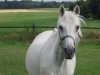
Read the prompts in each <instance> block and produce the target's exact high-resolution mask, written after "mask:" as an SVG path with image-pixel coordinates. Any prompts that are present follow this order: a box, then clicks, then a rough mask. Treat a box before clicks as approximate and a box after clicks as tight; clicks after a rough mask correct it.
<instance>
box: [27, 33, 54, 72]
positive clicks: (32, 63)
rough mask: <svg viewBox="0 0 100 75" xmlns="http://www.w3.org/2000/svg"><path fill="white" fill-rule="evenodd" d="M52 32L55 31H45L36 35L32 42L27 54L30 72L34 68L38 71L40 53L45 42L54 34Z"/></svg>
mask: <svg viewBox="0 0 100 75" xmlns="http://www.w3.org/2000/svg"><path fill="white" fill-rule="evenodd" d="M52 32H53V31H45V32H42V33H40V34H39V35H38V36H36V38H35V39H34V41H33V42H32V44H31V45H30V47H29V49H28V51H27V54H26V67H27V70H28V71H29V72H30V73H31V72H32V70H33V69H36V70H37V71H38V68H39V55H40V52H41V49H42V47H43V45H44V44H45V42H46V41H47V39H48V38H49V37H50V36H51V35H52ZM34 71H35V70H34ZM34 73H35V72H34Z"/></svg>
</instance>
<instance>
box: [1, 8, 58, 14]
mask: <svg viewBox="0 0 100 75" xmlns="http://www.w3.org/2000/svg"><path fill="white" fill-rule="evenodd" d="M10 12H13V13H16V12H57V11H54V10H28V9H9V10H7V9H6V10H0V13H10Z"/></svg>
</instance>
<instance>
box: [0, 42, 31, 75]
mask: <svg viewBox="0 0 100 75" xmlns="http://www.w3.org/2000/svg"><path fill="white" fill-rule="evenodd" d="M28 46H29V43H27V42H14V41H9V42H5V41H2V42H0V75H28V74H27V72H26V68H25V54H26V51H27V48H28Z"/></svg>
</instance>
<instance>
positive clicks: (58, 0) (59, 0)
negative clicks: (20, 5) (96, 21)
mask: <svg viewBox="0 0 100 75" xmlns="http://www.w3.org/2000/svg"><path fill="white" fill-rule="evenodd" d="M0 1H4V0H0ZM8 1H12V0H8ZM18 1H20V0H18ZM33 1H42V0H33ZM44 1H57V2H61V1H76V0H44Z"/></svg>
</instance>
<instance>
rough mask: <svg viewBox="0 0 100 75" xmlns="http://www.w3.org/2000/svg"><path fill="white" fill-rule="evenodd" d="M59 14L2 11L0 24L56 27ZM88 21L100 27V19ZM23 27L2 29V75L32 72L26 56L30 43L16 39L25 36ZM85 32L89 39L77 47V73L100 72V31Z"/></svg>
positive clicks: (89, 23) (94, 73)
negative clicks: (28, 68) (28, 69)
mask: <svg viewBox="0 0 100 75" xmlns="http://www.w3.org/2000/svg"><path fill="white" fill-rule="evenodd" d="M39 10H42V9H39ZM45 10H47V9H45ZM50 10H51V9H50ZM53 10H56V9H53ZM58 14H59V13H57V12H16V13H11V12H10V13H0V26H30V25H33V23H35V24H36V25H39V26H47V25H48V26H55V27H56V25H57V24H56V23H57V18H58ZM86 23H87V25H84V26H90V27H100V20H86ZM23 30H24V29H21V28H18V29H17V28H15V29H10V28H9V29H4V28H3V29H0V75H28V74H27V71H26V68H25V55H26V52H27V49H28V47H29V45H30V42H29V41H24V40H23V39H21V40H22V41H18V40H16V39H17V37H18V36H19V35H20V36H22V35H21V32H22V31H23ZM44 30H48V29H37V31H38V33H40V32H41V31H44ZM82 32H83V36H85V37H86V38H85V39H84V38H83V40H82V41H81V42H80V44H79V45H78V47H77V50H78V51H77V66H76V71H75V75H100V71H99V70H100V60H99V59H100V51H99V50H100V30H87V29H86V30H83V29H82ZM89 33H90V34H89ZM20 36H19V37H20ZM95 36H97V37H95ZM9 37H10V39H9ZM91 37H93V38H91ZM13 38H16V39H13ZM6 39H7V40H6ZM31 42H32V40H31Z"/></svg>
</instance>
